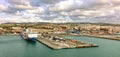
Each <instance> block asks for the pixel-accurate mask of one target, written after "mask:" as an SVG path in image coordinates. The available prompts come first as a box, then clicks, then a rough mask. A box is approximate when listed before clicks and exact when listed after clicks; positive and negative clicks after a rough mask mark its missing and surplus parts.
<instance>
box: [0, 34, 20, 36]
mask: <svg viewBox="0 0 120 57" xmlns="http://www.w3.org/2000/svg"><path fill="white" fill-rule="evenodd" d="M0 36H19V34H13V33H10V34H0Z"/></svg>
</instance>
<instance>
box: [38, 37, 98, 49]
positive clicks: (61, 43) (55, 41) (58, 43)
mask: <svg viewBox="0 0 120 57" xmlns="http://www.w3.org/2000/svg"><path fill="white" fill-rule="evenodd" d="M37 40H38V41H39V42H41V43H43V44H45V45H47V46H48V47H50V48H52V49H64V48H90V47H98V45H96V44H90V43H86V42H82V41H77V40H74V39H66V38H60V37H38V38H37Z"/></svg>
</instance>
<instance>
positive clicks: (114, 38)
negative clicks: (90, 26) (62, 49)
mask: <svg viewBox="0 0 120 57" xmlns="http://www.w3.org/2000/svg"><path fill="white" fill-rule="evenodd" d="M58 36H59V37H64V36H78V37H80V36H87V37H95V38H101V39H109V40H116V41H120V37H117V36H115V35H89V34H78V35H71V34H69V35H58Z"/></svg>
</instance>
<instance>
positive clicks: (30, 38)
mask: <svg viewBox="0 0 120 57" xmlns="http://www.w3.org/2000/svg"><path fill="white" fill-rule="evenodd" d="M21 37H22V38H23V39H25V40H27V41H31V42H35V41H36V38H37V37H38V34H37V33H32V32H30V31H29V30H28V29H26V30H25V31H23V32H22V33H21Z"/></svg>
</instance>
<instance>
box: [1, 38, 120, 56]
mask: <svg viewBox="0 0 120 57" xmlns="http://www.w3.org/2000/svg"><path fill="white" fill-rule="evenodd" d="M66 38H72V39H73V38H74V39H77V40H81V41H85V42H90V43H94V44H98V45H99V47H95V48H77V49H62V50H52V49H50V48H48V47H47V46H45V45H43V44H41V43H39V42H36V43H30V42H26V41H25V40H23V39H22V38H21V37H20V36H0V57H120V41H115V40H107V39H99V38H93V37H73V36H66Z"/></svg>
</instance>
